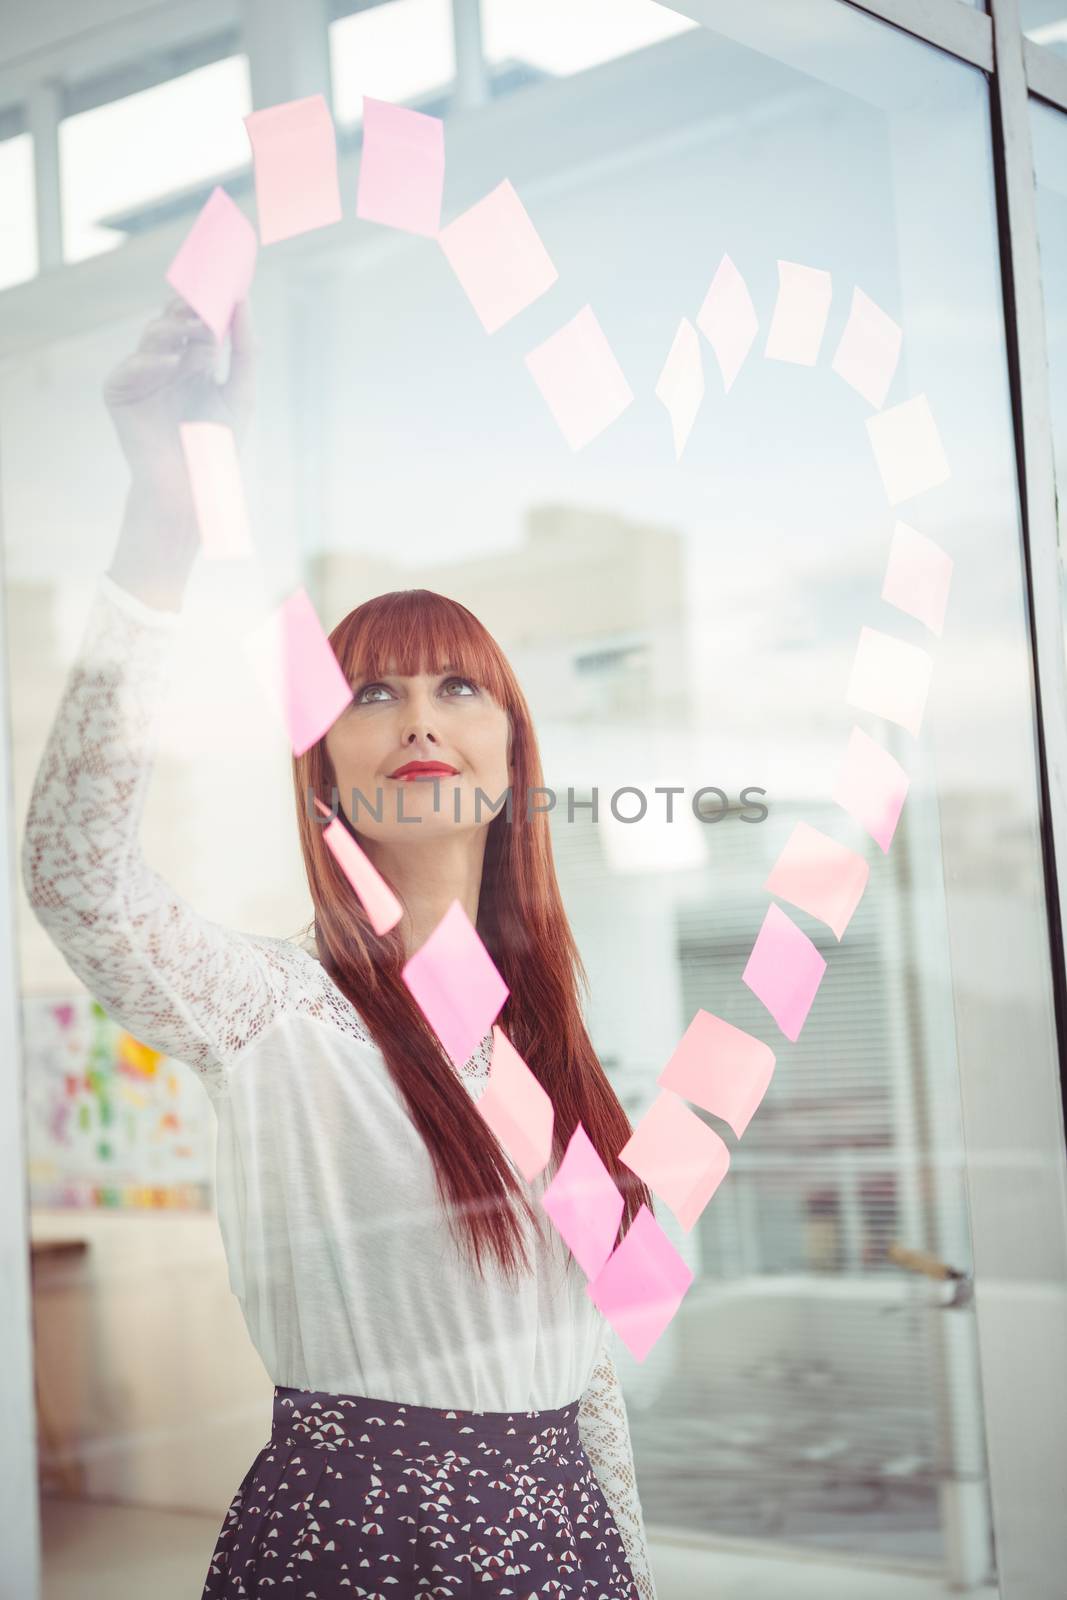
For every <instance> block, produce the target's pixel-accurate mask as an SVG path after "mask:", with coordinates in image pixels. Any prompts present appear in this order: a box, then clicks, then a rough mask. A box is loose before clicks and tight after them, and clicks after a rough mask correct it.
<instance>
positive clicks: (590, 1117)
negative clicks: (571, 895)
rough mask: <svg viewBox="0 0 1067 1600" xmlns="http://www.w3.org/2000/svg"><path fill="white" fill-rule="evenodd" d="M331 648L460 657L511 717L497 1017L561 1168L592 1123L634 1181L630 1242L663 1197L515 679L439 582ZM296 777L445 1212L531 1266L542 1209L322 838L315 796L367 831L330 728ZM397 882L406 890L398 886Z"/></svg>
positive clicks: (351, 969)
mask: <svg viewBox="0 0 1067 1600" xmlns="http://www.w3.org/2000/svg"><path fill="white" fill-rule="evenodd" d="M330 644H331V646H332V647H333V651H334V654H335V655H336V657H337V660H338V662H339V664H340V667H341V670H342V672H343V673H344V675H345V677H346V679H347V680H348V682H349V683H350V684H353V685H354V684H356V683H357V682H360V681H366V680H367V679H370V678H377V677H381V676H385V675H388V674H396V675H399V676H402V677H408V676H415V675H418V674H421V673H434V672H439V671H441V670H442V669H443V666H444V665H445V664H447V665H448V667H449V670H450V672H454V673H455V674H456V675H457V676H460V677H465V678H469V679H470V680H471V681H472V682H473V683H474V684H475V685H476V686H477V687H478V688H479V689H480V690H481V691H482V692H483V693H488V694H489V695H490V696H491V697H492V698H493V699H494V700H495V701H496V703H497V704H498V705H500V706H501V707H502V708H503V709H504V710H505V711H506V712H507V715H508V719H509V723H510V739H509V761H510V765H511V772H512V781H511V791H512V801H513V802H514V803H513V804H512V805H511V806H510V807H507V806H506V807H505V808H504V809H503V810H502V811H500V812H499V813H498V814H496V815H495V816H494V817H493V820H492V821H491V822H490V823H488V824H487V826H488V830H489V832H488V838H487V840H486V848H485V857H484V862H483V868H482V884H481V895H480V898H479V903H478V917H477V930H478V934H479V936H480V938H481V939H482V942H483V943H484V945H485V946H486V949H487V950H488V952H489V954H490V956H491V957H492V959H493V961H494V962H495V964H496V966H497V968H498V970H499V972H500V974H501V976H502V978H503V979H504V982H505V983H506V984H507V986H508V990H509V994H508V998H507V1000H506V1001H505V1003H504V1006H503V1009H502V1011H501V1013H500V1015H499V1017H498V1018H497V1022H498V1023H499V1025H500V1027H501V1028H502V1029H503V1031H504V1033H505V1034H506V1035H507V1037H508V1039H509V1040H510V1041H511V1043H512V1044H513V1045H514V1047H515V1049H516V1050H517V1051H518V1053H519V1055H520V1056H521V1057H522V1059H523V1060H524V1061H525V1062H526V1064H527V1066H528V1067H529V1068H530V1071H531V1072H532V1073H533V1075H534V1077H535V1078H537V1080H538V1081H539V1082H540V1083H541V1084H542V1085H543V1086H544V1088H545V1089H546V1090H547V1092H548V1094H549V1095H550V1097H551V1099H552V1104H553V1106H554V1108H555V1126H554V1134H553V1150H552V1159H551V1162H550V1172H551V1171H553V1170H555V1167H556V1166H557V1165H558V1163H559V1161H560V1159H561V1157H562V1155H563V1152H564V1150H565V1149H566V1146H567V1143H568V1141H569V1140H570V1137H571V1135H572V1134H573V1132H574V1130H575V1127H576V1126H577V1124H578V1122H579V1120H580V1121H581V1123H582V1126H583V1128H584V1129H585V1131H586V1133H587V1134H588V1136H589V1139H590V1141H591V1142H592V1144H593V1146H594V1147H595V1149H596V1151H597V1153H598V1154H599V1156H600V1158H601V1160H602V1161H603V1163H604V1165H605V1167H606V1168H607V1170H608V1171H609V1172H610V1173H611V1175H612V1177H613V1178H614V1180H615V1183H616V1184H617V1186H618V1187H619V1189H620V1191H621V1192H622V1195H623V1202H624V1210H623V1217H622V1223H621V1224H620V1235H619V1236H620V1237H621V1234H622V1232H624V1231H625V1229H626V1228H627V1227H628V1226H629V1224H630V1223H631V1222H632V1221H633V1219H634V1217H635V1216H636V1214H637V1211H638V1209H639V1207H640V1205H641V1204H642V1202H644V1203H645V1204H646V1205H648V1206H649V1207H650V1208H651V1206H652V1198H651V1195H650V1194H649V1192H648V1189H647V1188H646V1186H645V1185H644V1184H643V1183H641V1182H640V1181H639V1180H638V1179H637V1177H636V1176H635V1174H634V1173H633V1172H631V1170H630V1169H629V1168H628V1167H626V1166H625V1165H624V1164H623V1163H622V1162H621V1161H620V1160H619V1156H618V1152H619V1151H620V1150H621V1149H622V1147H623V1145H624V1144H625V1143H626V1141H627V1139H628V1138H629V1137H630V1133H631V1131H632V1130H631V1125H630V1121H629V1118H628V1117H627V1115H626V1112H625V1111H624V1109H623V1107H622V1105H621V1104H620V1102H619V1099H618V1097H617V1095H616V1094H615V1091H614V1090H613V1089H612V1087H611V1084H610V1083H609V1082H608V1079H607V1077H606V1075H605V1073H604V1069H603V1068H602V1066H601V1065H600V1062H599V1061H598V1059H597V1056H596V1053H595V1051H594V1050H593V1047H592V1044H591V1042H590V1039H589V1035H588V1033H587V1031H586V1028H585V1024H584V1022H583V1019H582V1011H581V1004H580V995H581V992H582V991H585V992H588V977H587V974H586V971H585V967H584V965H583V963H582V960H581V956H580V955H579V953H578V947H577V945H576V944H575V941H574V937H573V934H572V933H571V929H570V925H569V923H568V921H567V915H566V912H565V911H564V908H563V900H562V897H561V895H560V892H559V885H558V883H557V881H556V871H555V865H554V862H553V857H552V841H551V835H550V833H549V826H548V819H547V815H546V813H545V812H544V811H541V810H537V811H535V812H534V814H533V815H532V816H528V815H527V803H526V797H527V796H528V795H529V794H531V793H532V792H534V791H535V790H536V789H537V788H538V787H540V786H541V785H542V783H543V778H542V768H541V758H540V754H539V752H538V748H537V741H536V737H535V734H534V730H533V723H532V720H531V717H530V712H529V708H528V706H527V704H526V700H525V697H524V695H523V693H522V690H521V689H520V687H519V684H518V681H517V679H516V678H515V675H514V673H513V672H512V670H511V667H510V665H509V663H508V661H507V659H506V657H505V656H504V654H503V652H502V651H501V649H500V647H499V646H498V645H497V643H496V641H495V640H494V639H493V638H492V636H491V635H490V634H489V632H488V631H487V630H486V629H485V628H484V627H483V625H482V624H481V623H480V622H479V621H478V619H477V617H475V616H474V615H473V613H472V612H470V611H468V610H467V608H466V606H463V605H460V603H459V602H458V601H456V600H451V599H448V598H447V597H446V596H444V595H440V594H435V593H433V592H432V591H431V590H428V589H402V590H397V591H395V592H393V593H391V594H383V595H378V596H377V597H375V598H374V599H371V600H368V601H366V602H365V603H364V604H363V605H361V606H358V607H357V608H356V609H355V610H354V611H350V612H349V614H348V615H347V616H346V617H345V618H343V620H342V621H341V622H339V623H338V624H337V626H336V627H335V628H334V630H333V632H332V633H331V634H330ZM293 779H294V783H295V787H296V803H297V816H298V820H299V828H300V843H301V848H302V850H303V854H304V864H305V867H306V869H307V877H308V885H309V887H310V890H311V899H312V904H313V906H314V910H315V918H314V931H315V942H316V945H317V948H318V952H319V958H320V960H321V961H322V964H323V966H324V967H325V969H326V971H327V973H328V974H329V976H330V978H331V979H332V980H333V982H334V983H335V984H336V985H337V987H338V988H339V989H340V990H341V992H342V993H343V994H344V995H345V997H346V998H347V999H348V1000H349V1002H350V1003H351V1004H352V1005H353V1006H354V1008H355V1009H356V1011H357V1013H358V1014H359V1016H360V1018H361V1020H362V1021H363V1023H364V1024H365V1026H366V1028H367V1031H368V1032H369V1033H370V1035H371V1037H372V1038H373V1040H374V1042H375V1043H376V1044H377V1046H378V1047H379V1049H380V1050H381V1052H382V1055H383V1056H384V1058H385V1063H386V1066H387V1068H388V1070H389V1072H390V1074H391V1076H392V1078H393V1081H394V1082H395V1083H396V1085H397V1088H398V1089H399V1091H400V1093H401V1095H402V1096H403V1098H404V1101H405V1103H406V1105H407V1108H408V1112H409V1114H410V1116H411V1119H412V1121H413V1122H414V1124H415V1126H416V1128H417V1129H418V1131H419V1133H420V1135H421V1136H422V1139H423V1142H424V1144H425V1146H426V1149H427V1150H428V1152H429V1155H430V1157H431V1159H432V1161H433V1165H434V1170H435V1176H436V1181H437V1186H438V1191H439V1193H440V1195H441V1198H442V1200H443V1201H444V1203H445V1207H446V1210H447V1211H448V1213H449V1215H450V1218H452V1217H456V1216H458V1217H459V1218H460V1219H461V1227H460V1228H459V1230H457V1234H456V1236H457V1239H458V1240H459V1242H460V1244H461V1245H462V1246H463V1247H464V1248H465V1249H466V1252H467V1254H468V1258H469V1259H470V1260H471V1262H472V1263H473V1264H474V1266H475V1267H476V1268H477V1270H478V1271H479V1272H483V1271H484V1266H485V1262H486V1260H487V1259H489V1258H495V1260H496V1262H497V1263H498V1265H499V1266H500V1267H501V1268H502V1269H503V1271H504V1273H505V1275H506V1276H507V1277H508V1278H510V1279H513V1278H514V1277H515V1276H516V1275H518V1274H519V1273H520V1272H522V1271H524V1270H529V1266H530V1263H529V1259H528V1256H527V1252H526V1247H525V1242H524V1237H523V1229H524V1219H525V1220H526V1221H529V1222H533V1223H534V1225H535V1226H539V1224H540V1220H541V1219H540V1217H538V1216H535V1213H534V1211H533V1208H532V1207H531V1205H530V1202H529V1199H528V1197H527V1195H526V1193H525V1191H524V1189H523V1188H522V1187H521V1186H520V1184H519V1182H518V1180H517V1178H516V1176H515V1173H514V1172H513V1170H512V1168H511V1167H510V1166H509V1165H508V1162H507V1159H506V1157H505V1155H504V1152H503V1150H502V1148H501V1146H500V1145H499V1143H498V1142H497V1139H496V1137H495V1135H494V1134H493V1133H492V1132H491V1130H490V1129H489V1127H488V1125H487V1124H486V1123H485V1121H484V1120H483V1118H482V1117H481V1115H480V1114H479V1112H478V1110H477V1107H476V1105H475V1102H474V1101H473V1099H472V1098H471V1095H470V1092H469V1090H468V1089H467V1088H466V1087H465V1085H464V1083H463V1082H462V1080H461V1078H460V1076H459V1074H458V1073H457V1072H456V1071H455V1069H454V1067H453V1066H452V1064H451V1062H450V1060H449V1058H448V1057H447V1056H446V1055H445V1053H444V1050H443V1047H442V1045H441V1043H440V1041H439V1040H438V1038H437V1035H436V1033H435V1032H434V1030H433V1029H432V1028H431V1027H430V1025H429V1023H428V1022H427V1021H426V1019H425V1017H424V1016H423V1013H422V1011H421V1010H420V1009H419V1007H418V1005H417V1004H416V1003H415V1000H414V998H413V996H412V995H411V992H410V991H409V989H408V987H407V985H406V984H405V983H404V981H403V978H402V975H401V972H402V968H403V966H404V963H405V960H406V953H405V950H404V946H403V941H402V939H401V936H400V933H399V931H398V929H397V928H394V929H392V930H390V932H389V933H386V934H384V935H379V934H376V933H375V932H374V929H373V928H372V926H371V924H370V921H369V919H368V917H367V915H366V913H365V912H364V910H363V907H362V905H361V904H360V902H359V899H358V897H357V896H356V894H355V893H354V891H353V889H352V887H351V885H350V884H349V882H348V880H347V878H346V877H345V876H344V874H343V872H342V871H341V869H340V867H339V866H338V864H337V862H336V860H335V858H334V856H333V853H332V852H331V851H330V849H329V848H328V846H327V845H326V844H325V842H324V840H323V837H322V832H323V824H322V821H321V820H319V819H317V815H316V807H315V800H316V799H317V800H319V801H321V802H322V803H323V804H324V805H325V806H326V807H327V808H328V809H329V810H330V811H331V812H335V813H336V814H337V815H338V817H339V820H340V821H341V823H342V825H344V826H346V827H347V828H348V829H349V831H350V832H351V833H352V834H353V835H354V837H355V838H356V839H357V840H358V839H359V831H358V828H357V827H355V826H354V825H353V823H352V822H351V821H350V820H349V818H348V817H347V816H346V814H345V811H344V807H343V805H342V807H341V809H340V811H336V807H337V780H336V775H335V772H334V769H333V763H332V761H331V760H330V757H329V754H328V752H327V749H326V740H325V737H323V738H322V739H320V740H319V741H318V743H317V744H314V745H312V747H311V748H310V750H308V751H307V752H306V753H305V754H304V755H302V756H297V757H294V761H293ZM368 798H369V797H368ZM489 798H490V800H491V801H493V802H494V803H495V802H496V801H497V800H498V799H499V797H498V796H490V797H489ZM509 809H510V812H511V817H510V820H509V817H508V810H509ZM357 820H358V819H357ZM383 876H384V874H383ZM386 881H387V882H388V877H386ZM390 887H391V888H392V889H393V890H394V892H396V893H397V894H398V895H399V891H398V890H397V888H396V885H395V884H390ZM400 898H401V899H402V896H401V897H400Z"/></svg>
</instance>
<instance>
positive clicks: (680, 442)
mask: <svg viewBox="0 0 1067 1600" xmlns="http://www.w3.org/2000/svg"><path fill="white" fill-rule="evenodd" d="M656 398H657V399H658V400H662V402H663V404H664V405H665V406H666V407H667V413H668V415H669V416H670V419H671V427H672V429H673V430H674V457H675V460H676V461H680V460H681V456H682V451H683V450H684V449H685V445H686V440H687V439H688V438H689V434H690V432H691V431H692V427H693V423H694V422H695V421H696V415H697V412H698V411H699V410H700V402H701V401H702V400H703V398H704V363H703V361H702V359H701V355H700V336H699V334H698V333H697V331H696V329H695V328H694V327H693V324H692V323H691V322H690V321H689V318H688V317H683V318H682V320H681V322H680V323H679V324H678V332H677V333H676V334H675V336H674V343H673V344H672V345H671V348H670V351H669V353H668V356H667V360H666V361H665V362H664V365H663V371H662V372H661V373H660V375H659V382H658V383H657V384H656Z"/></svg>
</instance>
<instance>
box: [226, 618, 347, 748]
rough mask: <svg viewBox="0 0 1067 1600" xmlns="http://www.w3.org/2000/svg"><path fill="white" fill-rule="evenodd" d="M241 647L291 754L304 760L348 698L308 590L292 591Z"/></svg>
mask: <svg viewBox="0 0 1067 1600" xmlns="http://www.w3.org/2000/svg"><path fill="white" fill-rule="evenodd" d="M244 642H245V649H246V651H247V653H248V657H249V660H250V662H251V664H252V667H253V668H254V670H255V672H256V674H257V676H258V677H259V679H260V682H261V683H262V684H263V687H264V689H265V690H266V692H267V694H268V695H269V696H271V698H273V699H274V700H275V701H276V702H277V704H278V705H280V707H281V709H282V713H283V715H284V717H285V726H286V729H287V731H288V734H289V742H290V744H291V745H292V747H293V754H294V755H298V756H302V755H303V754H304V752H305V751H306V750H310V749H311V746H312V745H313V744H316V743H317V742H318V740H319V739H321V738H322V736H323V734H325V733H326V732H327V730H328V729H329V728H331V727H332V726H333V724H334V723H335V722H336V721H337V718H338V717H339V716H340V715H341V712H342V711H343V710H344V709H345V707H346V706H347V705H348V704H349V703H350V701H351V699H352V690H351V689H350V688H349V685H348V683H347V681H346V679H345V675H344V673H343V672H342V671H341V668H340V666H339V665H338V661H337V657H336V656H335V655H334V653H333V650H332V649H331V648H330V641H329V640H328V639H327V637H326V635H325V633H324V632H323V631H322V623H321V622H320V621H319V619H318V616H317V615H316V612H315V607H314V606H313V605H312V603H311V599H310V597H309V595H308V593H307V590H306V589H303V588H300V589H297V590H295V591H294V593H293V594H291V595H290V596H289V598H288V600H286V601H285V603H284V605H281V606H279V607H278V609H277V611H275V612H274V613H273V615H271V616H270V617H268V618H267V620H266V622H264V623H261V624H260V626H259V627H258V628H253V629H252V631H251V632H250V633H247V634H246V635H245V641H244Z"/></svg>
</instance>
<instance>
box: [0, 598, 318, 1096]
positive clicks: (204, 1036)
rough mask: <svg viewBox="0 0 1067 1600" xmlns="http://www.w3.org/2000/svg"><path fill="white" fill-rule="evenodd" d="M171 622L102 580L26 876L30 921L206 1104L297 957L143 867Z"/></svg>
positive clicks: (54, 732)
mask: <svg viewBox="0 0 1067 1600" xmlns="http://www.w3.org/2000/svg"><path fill="white" fill-rule="evenodd" d="M179 620H180V618H179V614H178V613H172V612H164V611H156V610H154V609H153V608H151V607H149V606H147V605H144V604H143V603H142V602H141V601H140V600H138V599H137V598H136V596H134V595H132V594H129V593H128V592H127V591H126V590H124V589H121V588H120V587H119V585H118V584H116V583H115V582H114V581H113V580H112V579H110V578H108V577H105V578H102V579H101V581H100V585H99V587H98V590H97V593H96V595H95V597H94V600H93V604H92V608H91V611H90V614H89V618H88V622H87V626H86V630H85V635H84V638H83V641H82V645H81V648H80V650H79V652H78V655H77V658H76V660H75V663H74V665H73V667H72V668H71V672H70V675H69V677H68V679H67V683H66V687H65V689H64V691H63V695H62V698H61V700H60V704H59V709H58V711H57V713H56V716H55V719H54V721H53V724H52V727H51V730H50V732H49V735H48V739H47V742H46V745H45V749H44V754H43V755H42V758H41V762H40V765H39V767H38V769H37V774H36V778H35V781H34V787H33V792H32V795H31V798H30V805H29V810H28V812H27V817H26V824H25V832H24V835H23V842H22V874H23V883H24V886H25V889H26V893H27V895H28V897H29V901H30V905H31V907H32V909H33V912H34V915H35V916H36V917H37V919H38V921H39V922H40V923H41V924H42V926H43V927H44V928H45V930H46V932H47V933H48V935H49V937H50V938H51V939H52V940H53V942H54V943H55V944H56V945H57V946H58V948H59V950H60V951H61V952H62V954H63V956H64V957H65V958H66V961H67V963H68V965H69V966H70V967H71V968H72V969H73V971H74V972H75V973H76V974H77V976H78V977H79V978H81V979H82V981H83V982H84V983H85V985H86V987H87V988H88V989H89V990H90V992H91V993H92V994H93V996H94V997H95V998H96V999H97V1000H99V1002H100V1004H101V1005H102V1006H103V1007H104V1009H105V1010H106V1011H107V1012H109V1014H110V1015H112V1016H113V1017H114V1018H115V1019H116V1020H117V1021H118V1022H120V1023H121V1024H122V1026H123V1027H124V1028H127V1029H128V1030H129V1031H130V1032H131V1033H132V1034H134V1035H135V1036H136V1037H137V1038H138V1039H140V1040H142V1041H143V1042H144V1043H145V1044H147V1045H150V1046H151V1047H152V1048H154V1049H156V1050H159V1051H161V1052H163V1053H164V1054H166V1055H170V1056H174V1057H175V1058H176V1059H178V1060H180V1061H185V1062H187V1063H188V1064H189V1065H190V1066H191V1067H193V1068H194V1069H195V1070H196V1071H197V1072H198V1073H199V1074H200V1076H201V1079H202V1081H203V1083H204V1087H205V1088H206V1089H207V1091H208V1093H209V1094H210V1095H211V1097H212V1098H213V1099H214V1098H215V1096H216V1095H217V1094H220V1093H222V1092H224V1090H225V1087H226V1067H227V1063H228V1061H229V1060H230V1059H231V1057H232V1056H233V1055H234V1054H235V1053H236V1052H237V1051H239V1050H240V1049H242V1048H243V1046H244V1045H245V1044H247V1043H248V1042H249V1040H250V1039H251V1038H252V1037H253V1036H254V1035H255V1034H256V1033H258V1032H259V1031H261V1029H262V1028H263V1027H264V1026H266V1024H267V1023H268V1022H269V1021H270V1020H271V1018H272V1016H273V1014H274V1013H275V1011H276V1009H277V994H278V976H279V974H280V973H281V972H282V970H283V969H284V966H285V963H286V960H289V961H290V962H291V961H293V960H305V959H306V958H305V957H303V956H301V955H300V954H299V952H297V951H295V950H293V949H291V947H288V946H286V944H285V941H283V940H270V939H259V938H256V937H255V936H252V935H246V934H240V933H235V932H232V931H230V930H228V929H226V928H223V927H220V926H219V925H218V924H217V923H213V922H210V921H208V920H207V919H206V918H204V917H201V916H200V915H198V913H196V912H195V911H194V910H193V909H192V908H191V907H190V906H189V905H187V904H186V903H185V901H183V900H182V899H181V898H180V897H179V896H178V895H176V894H175V893H174V892H173V891H172V890H171V889H169V888H168V886H167V885H166V884H165V883H164V882H163V881H162V879H161V878H159V877H158V875H157V874H156V873H155V872H154V871H153V870H152V869H151V868H150V867H149V866H148V864H147V863H146V862H145V861H144V860H143V858H142V856H141V853H140V847H139V833H140V822H141V816H142V812H143V809H144V801H145V794H146V790H147V787H148V780H149V777H150V775H151V771H152V765H153V753H154V741H153V722H154V713H155V710H156V707H157V704H158V701H159V698H160V695H161V692H162V689H163V688H164V686H165V682H166V679H167V676H168V670H169V666H170V661H171V657H172V653H173V643H174V639H175V637H176V633H177V626H178V622H179Z"/></svg>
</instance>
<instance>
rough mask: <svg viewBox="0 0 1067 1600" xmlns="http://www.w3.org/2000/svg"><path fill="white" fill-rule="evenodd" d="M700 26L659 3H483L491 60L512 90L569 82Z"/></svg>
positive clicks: (630, 0)
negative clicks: (579, 74) (573, 75)
mask: <svg viewBox="0 0 1067 1600" xmlns="http://www.w3.org/2000/svg"><path fill="white" fill-rule="evenodd" d="M695 26H696V24H695V23H694V22H693V21H691V19H690V18H688V17H682V16H679V15H678V13H677V12H675V11H671V10H669V9H668V8H667V7H666V6H662V5H658V4H656V3H655V0H585V3H583V4H582V5H578V6H574V5H570V4H568V3H567V0H482V29H483V35H484V40H485V54H486V59H487V60H488V62H489V63H490V65H491V66H492V67H493V68H494V69H495V71H496V72H497V73H498V74H499V75H500V76H501V78H502V79H503V81H504V82H505V83H506V84H507V85H508V86H509V87H518V86H519V85H520V84H523V83H535V82H538V81H539V80H540V79H542V78H546V77H547V78H565V77H568V76H570V74H571V73H574V72H582V71H584V70H585V69H586V68H587V67H595V66H598V65H599V64H600V63H601V62H603V61H614V60H615V59H616V57H618V56H625V55H630V54H631V53H632V52H633V51H635V50H641V49H643V48H645V47H647V46H648V45H651V44H655V43H657V42H658V41H659V40H661V39H670V38H673V37H674V36H675V35H676V34H679V33H684V32H686V31H687V30H688V29H690V28H693V27H695Z"/></svg>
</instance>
